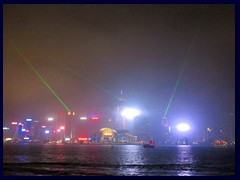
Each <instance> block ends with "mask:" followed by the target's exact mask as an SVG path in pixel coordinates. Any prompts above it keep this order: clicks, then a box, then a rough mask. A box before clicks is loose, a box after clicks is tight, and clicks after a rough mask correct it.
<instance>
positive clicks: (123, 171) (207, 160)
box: [3, 144, 235, 176]
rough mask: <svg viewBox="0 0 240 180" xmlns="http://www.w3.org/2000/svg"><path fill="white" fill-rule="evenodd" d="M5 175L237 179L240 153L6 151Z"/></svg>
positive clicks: (93, 148) (94, 148)
mask: <svg viewBox="0 0 240 180" xmlns="http://www.w3.org/2000/svg"><path fill="white" fill-rule="evenodd" d="M3 175H4V176H9V175H10V176H58V175H59V176H81V175H82V176H90V175H91V176H99V175H104V176H108V175H109V176H229V175H235V148H234V147H232V148H215V147H207V146H186V145H182V146H156V147H155V148H150V149H148V148H143V147H142V146H141V145H114V146H113V148H111V145H34V144H15V145H4V146H3Z"/></svg>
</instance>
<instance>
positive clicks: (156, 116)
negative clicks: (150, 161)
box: [3, 4, 235, 132]
mask: <svg viewBox="0 0 240 180" xmlns="http://www.w3.org/2000/svg"><path fill="white" fill-rule="evenodd" d="M3 34H4V39H3V121H4V122H10V121H21V120H23V119H24V118H27V117H32V118H35V119H39V120H41V119H44V118H46V117H48V116H50V115H52V114H57V113H59V112H61V111H63V112H64V111H66V109H65V108H64V107H63V106H62V104H61V103H60V102H59V101H58V100H57V98H56V97H55V96H54V95H53V94H52V93H51V92H50V90H49V89H48V88H47V87H46V86H45V85H44V83H43V82H42V81H41V80H40V79H39V78H38V77H37V76H36V74H35V73H34V72H33V70H32V69H31V68H30V67H29V66H28V65H27V63H26V62H25V61H24V58H23V57H22V56H20V55H19V53H18V51H19V52H21V53H22V55H23V56H24V57H25V58H26V59H27V61H29V62H30V63H31V64H32V66H34V68H35V69H36V70H37V71H38V72H39V74H40V75H41V76H42V77H43V78H44V79H45V80H46V82H47V83H48V84H49V85H50V86H51V88H52V89H53V90H54V91H55V92H56V93H57V95H58V96H59V97H60V98H61V99H62V101H63V102H64V103H65V104H66V105H67V107H68V108H69V109H70V110H71V111H75V112H76V113H78V114H84V113H85V114H92V113H94V114H100V115H101V116H102V117H103V118H108V117H110V116H112V114H114V113H113V112H114V111H115V109H116V107H117V105H118V104H119V100H118V99H117V98H116V96H120V91H121V90H122V91H123V95H124V96H125V98H126V100H127V101H126V102H125V104H126V105H129V106H132V107H133V106H134V107H138V108H140V109H141V110H143V111H144V112H145V113H147V114H148V118H149V121H150V123H151V125H152V129H153V130H154V132H156V131H157V130H158V129H157V127H158V126H159V124H160V123H161V119H162V117H163V115H164V112H165V111H166V108H167V105H168V102H169V99H170V97H171V95H172V93H173V89H174V87H175V85H176V82H177V79H178V77H179V75H180V72H181V69H182V67H183V65H184V64H185V66H184V69H183V71H182V76H181V78H180V81H179V84H178V86H177V89H176V92H175V95H174V97H173V100H172V103H171V105H170V108H169V111H168V113H167V117H168V119H169V120H170V121H172V122H174V121H178V119H187V120H188V121H189V122H190V123H192V124H194V127H195V129H201V128H203V129H204V128H206V127H208V126H210V127H212V128H213V129H216V130H217V128H219V129H223V130H224V131H228V130H229V124H231V125H233V123H234V121H235V117H234V116H235V115H234V114H235V6H234V5H227V4H223V5H220V4H215V5H210V4H206V5H187V4H182V5H164V4H155V5H137V4H135V5H107V4H105V5H86V4H78V5H67V4H64V5H56V4H53V5H17V4H15V5H14V4H12V5H7V4H4V5H3ZM9 39H10V40H11V41H12V42H14V44H15V45H16V46H15V47H16V48H17V49H18V51H17V50H16V48H15V47H14V46H13V45H12V44H11V43H10V41H9ZM231 113H234V114H233V115H231ZM196 127H199V128H196Z"/></svg>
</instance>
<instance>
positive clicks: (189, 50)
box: [163, 26, 200, 117]
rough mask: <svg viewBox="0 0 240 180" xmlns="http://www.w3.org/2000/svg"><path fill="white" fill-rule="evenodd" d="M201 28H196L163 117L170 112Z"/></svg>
mask: <svg viewBox="0 0 240 180" xmlns="http://www.w3.org/2000/svg"><path fill="white" fill-rule="evenodd" d="M199 29H200V26H198V27H197V29H196V33H195V36H194V37H193V40H192V43H191V45H190V47H189V49H188V52H187V55H186V58H185V61H184V63H183V66H182V68H181V71H180V73H179V76H178V78H177V81H176V84H175V86H174V89H173V92H172V94H171V97H170V99H169V102H168V105H167V108H166V111H165V113H164V116H163V117H166V116H167V113H168V110H169V108H170V105H171V103H172V100H173V97H174V95H175V92H176V90H177V87H178V85H179V83H180V81H181V78H182V74H183V71H184V69H185V67H186V64H187V61H188V60H189V56H190V53H191V51H192V48H193V46H194V44H195V42H196V39H197V35H198V34H199Z"/></svg>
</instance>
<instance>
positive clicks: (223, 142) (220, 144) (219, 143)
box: [214, 140, 228, 147]
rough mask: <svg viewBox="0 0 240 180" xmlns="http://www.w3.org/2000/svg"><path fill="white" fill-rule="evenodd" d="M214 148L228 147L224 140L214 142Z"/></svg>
mask: <svg viewBox="0 0 240 180" xmlns="http://www.w3.org/2000/svg"><path fill="white" fill-rule="evenodd" d="M214 146H215V147H228V143H227V141H224V140H216V141H215V142H214Z"/></svg>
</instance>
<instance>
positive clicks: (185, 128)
mask: <svg viewBox="0 0 240 180" xmlns="http://www.w3.org/2000/svg"><path fill="white" fill-rule="evenodd" d="M177 130H178V131H180V132H186V131H189V130H190V126H189V125H188V124H186V123H181V124H178V125H177Z"/></svg>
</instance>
